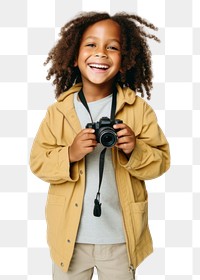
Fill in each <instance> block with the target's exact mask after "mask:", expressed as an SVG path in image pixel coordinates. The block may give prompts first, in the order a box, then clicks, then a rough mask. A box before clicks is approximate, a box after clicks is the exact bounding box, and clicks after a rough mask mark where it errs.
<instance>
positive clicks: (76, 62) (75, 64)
mask: <svg viewBox="0 0 200 280" xmlns="http://www.w3.org/2000/svg"><path fill="white" fill-rule="evenodd" d="M77 66H78V61H77V59H75V60H74V67H77Z"/></svg>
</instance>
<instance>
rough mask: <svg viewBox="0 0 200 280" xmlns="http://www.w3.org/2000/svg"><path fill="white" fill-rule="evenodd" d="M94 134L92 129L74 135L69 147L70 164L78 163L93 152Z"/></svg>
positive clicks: (94, 144)
mask: <svg viewBox="0 0 200 280" xmlns="http://www.w3.org/2000/svg"><path fill="white" fill-rule="evenodd" d="M94 132H95V130H94V129H91V128H85V129H83V130H82V131H81V132H80V133H79V134H77V135H76V137H75V138H74V141H73V143H72V145H71V146H70V147H69V160H70V162H76V161H79V160H81V159H82V158H84V156H85V155H87V154H89V153H91V152H92V151H93V150H94V148H95V147H96V145H97V141H96V136H95V134H94Z"/></svg>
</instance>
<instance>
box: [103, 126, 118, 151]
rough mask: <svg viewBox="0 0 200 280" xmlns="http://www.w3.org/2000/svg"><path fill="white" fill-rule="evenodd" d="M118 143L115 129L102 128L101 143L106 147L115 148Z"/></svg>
mask: <svg viewBox="0 0 200 280" xmlns="http://www.w3.org/2000/svg"><path fill="white" fill-rule="evenodd" d="M116 142H117V134H116V132H115V130H114V129H113V128H102V129H101V130H100V131H99V143H101V144H102V145H103V146H104V147H107V148H110V147H113V146H114V145H115V144H116Z"/></svg>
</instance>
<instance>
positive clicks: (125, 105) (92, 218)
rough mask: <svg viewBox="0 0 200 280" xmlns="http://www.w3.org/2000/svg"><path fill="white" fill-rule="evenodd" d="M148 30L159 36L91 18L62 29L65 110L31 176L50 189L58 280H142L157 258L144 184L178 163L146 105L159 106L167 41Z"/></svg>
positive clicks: (53, 56) (119, 20)
mask: <svg viewBox="0 0 200 280" xmlns="http://www.w3.org/2000/svg"><path fill="white" fill-rule="evenodd" d="M143 26H146V27H149V28H152V29H156V28H155V27H154V25H152V24H150V23H148V22H147V21H145V20H144V19H142V18H140V17H138V16H136V15H129V14H126V13H119V14H116V15H114V16H110V15H109V14H107V13H95V12H92V13H83V14H81V15H80V16H78V17H76V18H75V19H73V20H71V21H70V22H69V23H67V24H66V25H65V26H64V27H63V28H62V29H61V38H60V40H59V41H58V42H57V44H56V45H55V47H54V48H53V49H52V50H51V51H50V53H49V56H48V58H47V61H46V64H47V63H49V62H51V67H50V69H49V73H48V76H47V79H50V78H51V77H54V81H53V84H54V85H55V86H56V98H57V102H56V103H55V104H53V105H52V106H50V107H49V108H48V111H47V114H46V117H45V118H44V120H43V122H42V124H41V126H40V128H39V131H38V133H37V135H36V138H35V141H34V143H33V147H32V151H31V156H30V167H31V170H32V172H33V173H34V174H35V175H36V176H38V177H39V178H41V179H42V180H44V181H46V182H48V183H50V187H49V193H48V199H47V205H46V219H47V225H48V227H47V238H48V244H49V247H50V251H51V257H52V260H53V279H54V280H78V279H81V280H89V279H91V278H92V275H93V271H94V267H96V269H97V273H98V277H99V279H100V280H110V279H115V280H130V279H135V278H134V277H135V270H136V268H137V266H138V265H139V264H140V263H141V262H142V261H143V260H144V258H146V257H147V256H148V255H149V254H150V253H151V252H152V239H151V235H150V232H149V227H148V195H147V191H146V187H145V182H144V181H145V180H147V179H153V178H156V177H158V176H160V175H162V174H163V173H164V172H166V170H167V169H168V168H169V165H170V158H169V157H170V156H169V145H168V142H167V140H166V138H165V136H164V134H163V132H162V130H161V129H160V127H159V125H158V123H157V119H156V116H155V113H154V112H153V110H152V109H151V107H150V106H149V105H148V104H147V103H146V102H145V101H144V100H143V99H142V98H141V97H139V96H138V95H137V93H141V95H142V97H144V92H145V93H146V94H147V97H148V98H150V90H151V88H152V69H151V53H150V50H149V47H148V44H147V38H148V37H149V38H153V39H155V40H156V41H158V39H157V37H156V36H154V35H151V34H148V33H146V32H145V31H144V28H143ZM102 139H104V141H103V140H102ZM110 141H111V142H110ZM110 143H111V145H110ZM108 147H109V148H108ZM95 197H96V198H95Z"/></svg>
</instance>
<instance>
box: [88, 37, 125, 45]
mask: <svg viewBox="0 0 200 280" xmlns="http://www.w3.org/2000/svg"><path fill="white" fill-rule="evenodd" d="M89 39H97V40H98V37H96V36H88V37H86V38H85V39H84V40H89ZM108 41H109V42H113V41H115V42H117V43H118V44H120V41H119V40H117V39H115V38H111V39H109V40H108Z"/></svg>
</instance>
